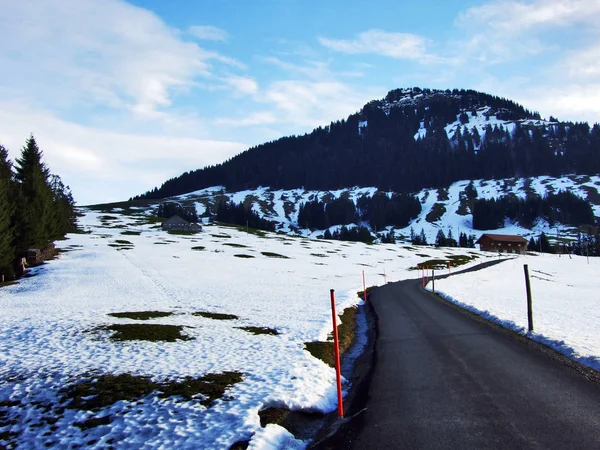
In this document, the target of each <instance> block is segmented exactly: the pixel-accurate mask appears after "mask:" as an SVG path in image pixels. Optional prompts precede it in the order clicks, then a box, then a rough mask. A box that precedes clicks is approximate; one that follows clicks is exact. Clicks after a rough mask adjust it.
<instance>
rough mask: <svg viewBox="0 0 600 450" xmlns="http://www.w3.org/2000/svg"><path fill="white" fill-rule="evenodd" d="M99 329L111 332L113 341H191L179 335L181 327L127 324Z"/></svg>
mask: <svg viewBox="0 0 600 450" xmlns="http://www.w3.org/2000/svg"><path fill="white" fill-rule="evenodd" d="M100 329H105V330H110V331H113V332H114V334H113V335H112V336H111V339H113V340H115V341H152V342H159V341H160V342H175V341H177V340H182V341H187V340H191V339H193V338H190V337H188V336H186V335H184V334H181V332H182V330H183V326H182V325H159V324H141V323H139V324H138V323H132V324H129V323H128V324H112V325H107V326H104V327H100Z"/></svg>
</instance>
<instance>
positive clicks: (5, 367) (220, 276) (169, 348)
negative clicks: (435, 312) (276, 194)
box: [0, 211, 485, 449]
mask: <svg viewBox="0 0 600 450" xmlns="http://www.w3.org/2000/svg"><path fill="white" fill-rule="evenodd" d="M140 213H142V211H140ZM105 215H107V213H97V212H92V211H87V212H86V215H85V217H84V218H83V220H82V221H83V224H84V226H85V228H86V229H87V230H88V231H89V232H90V233H89V234H76V235H70V236H69V239H68V240H66V241H61V242H60V243H59V245H60V246H61V247H62V248H64V249H65V250H68V251H66V252H65V253H63V254H62V255H61V256H60V257H59V258H58V259H57V260H54V261H51V262H49V263H48V264H45V265H44V266H42V267H40V268H36V269H34V272H32V273H37V274H36V275H35V276H33V277H31V278H26V279H22V280H20V281H19V282H18V283H17V284H15V285H11V286H7V287H3V288H2V289H0V402H3V401H18V402H20V404H19V405H17V406H11V407H10V408H9V409H8V414H9V416H10V417H11V421H12V420H14V423H11V424H10V425H4V424H2V422H0V432H9V431H10V432H12V433H15V435H16V436H18V437H17V438H16V439H17V444H18V448H40V447H44V445H46V444H47V443H52V445H53V446H54V447H58V448H67V447H69V446H70V445H85V444H87V443H88V442H92V444H90V445H89V446H90V447H94V446H96V447H105V446H107V445H109V443H110V442H114V445H116V446H118V447H119V448H140V447H141V448H184V449H185V448H190V449H191V448H194V449H197V448H203V449H210V448H228V447H229V446H230V445H232V444H233V443H235V442H237V441H239V440H247V439H250V448H284V447H293V446H296V447H300V448H301V447H303V446H305V445H306V443H302V442H300V441H297V440H296V439H294V438H293V436H292V435H291V434H290V433H289V432H287V431H286V430H285V429H283V428H282V427H279V426H277V425H269V426H267V427H266V428H264V429H263V428H261V426H260V421H259V416H258V414H257V413H258V411H259V410H261V409H264V408H266V407H269V406H275V407H287V408H290V409H293V410H309V411H322V412H329V411H333V410H334V409H335V408H336V391H335V372H334V370H333V369H332V368H330V367H329V366H327V365H326V364H324V363H323V362H321V361H320V360H317V359H315V358H313V357H312V356H311V355H310V354H309V353H308V352H307V351H305V350H304V346H303V345H304V342H308V341H317V340H325V339H326V338H327V335H328V333H329V332H330V330H331V323H330V322H331V311H330V309H329V289H331V288H334V289H336V294H337V304H338V313H339V314H341V312H342V310H343V309H345V308H347V307H349V306H352V305H357V304H358V303H360V300H359V299H358V298H357V296H356V292H357V291H359V290H362V277H361V271H362V270H365V274H366V278H367V284H368V285H373V284H381V283H382V282H383V277H382V273H383V270H384V269H385V271H386V274H387V277H388V278H387V279H388V281H395V280H399V279H405V278H415V277H416V276H417V274H416V271H408V270H407V269H408V268H410V267H414V266H415V265H416V264H417V263H419V262H423V261H425V260H427V259H431V258H439V257H444V255H446V254H464V253H465V250H464V249H462V250H461V249H454V250H450V249H434V248H429V247H422V248H418V250H414V249H410V248H405V247H402V246H398V245H365V244H362V243H348V242H337V241H316V240H308V239H304V238H291V237H289V236H286V235H278V234H274V233H268V234H267V235H266V236H265V237H258V236H255V235H253V234H248V233H245V232H241V231H237V230H236V229H235V228H229V227H220V226H206V227H205V228H204V231H203V232H202V233H199V234H198V235H194V236H183V235H170V234H166V233H164V232H162V231H160V230H157V229H156V228H152V225H150V224H147V225H140V224H139V222H138V221H139V219H140V218H143V217H144V216H143V214H140V216H136V217H133V216H125V215H122V214H120V213H110V214H109V215H110V216H112V217H114V218H115V220H110V221H106V220H105V219H104V220H103V219H102V216H105ZM116 227H123V228H116ZM126 230H129V231H139V232H140V234H139V235H122V234H121V233H122V232H123V231H126ZM117 240H124V241H129V242H130V243H131V245H127V247H130V249H123V248H119V247H113V246H111V245H117V246H118V243H117V242H116V241H117ZM227 244H233V246H232V245H227ZM198 246H203V247H205V248H204V250H192V247H198ZM262 252H272V253H276V254H279V255H282V256H285V257H287V259H283V258H273V257H267V256H265V255H263V254H262ZM417 253H418V254H421V255H423V254H426V255H427V257H425V256H417ZM240 254H242V255H250V256H254V258H240V257H236V256H235V255H240ZM482 259H485V257H482V258H481V259H479V260H475V261H474V262H473V263H472V264H476V263H478V262H480V261H481V260H482ZM151 310H158V311H169V312H173V313H174V314H173V315H172V316H169V317H163V318H158V319H152V320H149V321H145V322H140V321H135V320H131V319H121V318H113V317H109V316H107V314H108V313H112V312H124V311H151ZM197 311H208V312H214V313H226V314H234V315H237V316H238V317H239V319H238V320H233V321H225V320H213V319H208V318H204V317H197V316H194V315H192V313H193V312H197ZM115 323H153V324H172V325H182V326H183V327H184V331H183V333H184V334H185V335H187V336H188V337H190V338H193V339H192V340H186V341H181V340H180V341H176V342H145V341H127V342H116V341H113V340H111V339H110V338H109V335H110V332H109V331H94V329H96V328H97V327H99V326H103V325H109V324H115ZM239 326H259V327H270V328H274V329H276V330H277V331H278V332H279V333H281V334H280V335H278V336H271V335H253V334H250V333H248V332H246V331H244V330H241V329H238V328H236V327H239ZM224 371H239V372H241V373H243V381H242V382H241V383H238V384H236V385H234V386H233V387H232V388H231V389H229V390H228V391H227V393H226V397H228V398H229V397H231V398H230V399H228V398H225V399H222V400H217V401H216V402H215V404H214V406H211V407H210V408H205V407H204V406H201V405H200V404H199V403H198V402H195V401H184V400H183V399H181V398H174V397H171V398H164V399H163V398H158V397H157V396H155V395H150V396H149V397H145V398H143V399H142V400H140V401H137V402H125V401H119V402H117V403H115V404H114V405H112V406H110V407H107V408H105V409H103V410H102V411H100V412H98V413H91V412H87V411H77V410H69V409H67V410H65V411H62V412H59V411H57V410H54V409H53V410H52V411H50V412H45V411H44V406H43V405H50V406H52V405H57V404H59V403H60V399H59V391H60V389H62V388H63V387H65V386H67V385H70V384H73V383H75V382H77V381H78V380H81V379H82V378H85V377H87V376H89V375H90V374H106V373H109V374H121V373H131V374H134V375H141V376H149V377H151V378H152V379H153V380H155V381H165V380H178V379H181V378H184V377H186V376H191V377H199V376H203V375H205V374H208V373H220V372H224ZM347 388H348V385H347V383H346V384H345V389H347ZM48 414H50V415H53V416H54V418H55V419H56V423H54V424H52V425H51V424H50V423H49V422H48V421H47V420H46V419H45V417H47V416H48ZM105 415H111V416H112V418H113V420H112V422H111V424H110V426H98V427H93V428H89V429H80V428H78V427H77V426H75V425H74V423H75V422H77V421H84V420H86V419H89V418H90V417H101V416H105Z"/></svg>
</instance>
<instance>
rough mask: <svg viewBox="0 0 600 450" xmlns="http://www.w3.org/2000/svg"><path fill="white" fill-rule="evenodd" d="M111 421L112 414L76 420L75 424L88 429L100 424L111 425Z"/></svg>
mask: <svg viewBox="0 0 600 450" xmlns="http://www.w3.org/2000/svg"><path fill="white" fill-rule="evenodd" d="M111 421H112V417H111V416H104V417H92V418H90V419H87V420H84V421H83V422H75V423H74V424H73V425H75V426H76V427H79V428H80V429H82V430H88V429H90V428H95V427H99V426H100V425H110V422H111Z"/></svg>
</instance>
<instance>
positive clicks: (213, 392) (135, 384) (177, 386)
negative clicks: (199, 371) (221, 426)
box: [61, 372, 242, 428]
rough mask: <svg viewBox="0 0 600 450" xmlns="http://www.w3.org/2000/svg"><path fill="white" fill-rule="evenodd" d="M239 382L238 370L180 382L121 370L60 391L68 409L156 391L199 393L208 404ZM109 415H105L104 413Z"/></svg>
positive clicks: (92, 407) (102, 405)
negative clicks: (158, 380) (161, 380)
mask: <svg viewBox="0 0 600 450" xmlns="http://www.w3.org/2000/svg"><path fill="white" fill-rule="evenodd" d="M241 381H242V374H241V373H239V372H223V373H216V374H207V375H204V376H203V377H200V378H191V377H188V378H185V379H183V380H179V381H166V382H163V383H157V382H154V381H152V380H151V379H150V378H147V377H143V376H138V375H131V374H128V373H124V374H121V375H110V374H105V375H101V376H99V377H97V378H93V379H90V380H88V381H84V382H81V383H77V384H75V385H71V386H68V387H67V388H65V389H63V390H62V391H61V394H62V395H63V397H64V398H65V399H66V400H68V401H69V402H68V403H67V405H66V406H67V408H70V409H82V410H90V411H95V410H99V409H102V408H105V407H107V406H110V405H113V404H115V403H116V402H118V401H120V400H126V401H133V400H137V399H140V398H142V397H145V396H146V395H149V394H150V393H152V392H154V391H157V393H158V396H159V397H163V398H166V397H173V396H179V397H182V398H183V399H185V400H192V399H196V398H197V397H199V396H201V397H202V398H201V399H200V403H201V404H202V405H204V406H206V407H209V406H210V405H211V404H212V403H213V402H214V401H215V400H217V399H219V398H222V397H223V396H224V394H225V391H226V390H227V389H228V388H230V387H231V386H233V385H234V384H236V383H239V382H241ZM107 417H108V416H107ZM107 420H108V423H110V417H108V419H107V418H105V417H102V418H98V419H88V420H87V421H85V422H81V425H77V426H80V428H82V427H84V426H85V427H87V428H89V427H91V426H98V425H107V423H106V421H107Z"/></svg>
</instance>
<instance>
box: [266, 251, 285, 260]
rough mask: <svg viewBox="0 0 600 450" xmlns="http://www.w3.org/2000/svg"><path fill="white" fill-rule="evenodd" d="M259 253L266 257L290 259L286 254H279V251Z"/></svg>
mask: <svg viewBox="0 0 600 450" xmlns="http://www.w3.org/2000/svg"><path fill="white" fill-rule="evenodd" d="M260 254H261V255H263V256H266V257H267V258H281V259H290V258H289V257H287V256H284V255H280V254H279V253H273V252H260Z"/></svg>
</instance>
